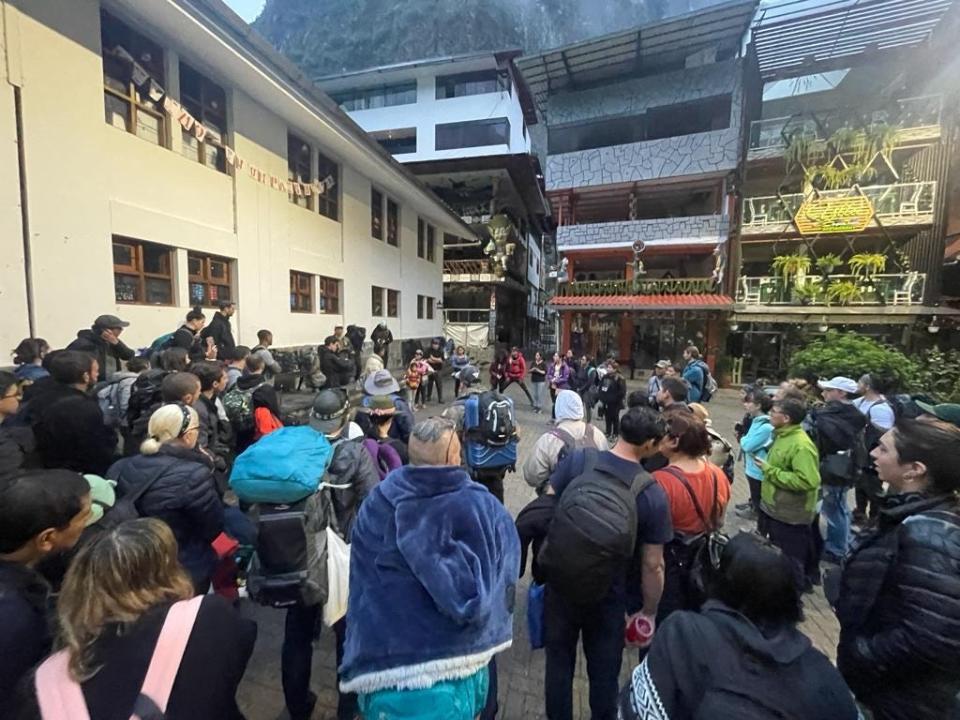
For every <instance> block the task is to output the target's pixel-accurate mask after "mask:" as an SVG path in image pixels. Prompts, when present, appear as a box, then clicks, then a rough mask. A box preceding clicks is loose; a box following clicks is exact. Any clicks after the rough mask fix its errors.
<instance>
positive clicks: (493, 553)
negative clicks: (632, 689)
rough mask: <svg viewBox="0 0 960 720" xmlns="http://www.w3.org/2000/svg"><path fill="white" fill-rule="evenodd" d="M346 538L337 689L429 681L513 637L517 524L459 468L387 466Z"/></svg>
mask: <svg viewBox="0 0 960 720" xmlns="http://www.w3.org/2000/svg"><path fill="white" fill-rule="evenodd" d="M350 547H351V550H350V604H349V607H348V609H347V627H349V628H350V632H349V633H347V638H346V642H345V645H344V656H343V663H342V664H341V666H340V678H341V683H340V690H341V692H358V693H364V694H369V693H372V692H375V691H377V690H383V689H386V688H391V687H392V688H398V689H401V690H403V689H411V688H428V687H431V686H432V685H434V684H435V683H437V682H440V681H442V680H450V679H455V678H463V677H467V676H469V675H471V674H473V673H475V672H477V671H478V670H479V669H480V668H482V667H483V666H485V665H486V664H487V663H488V662H489V661H490V659H491V658H492V657H493V656H494V655H495V654H496V653H498V652H501V651H502V650H505V649H506V648H508V647H509V646H510V644H511V642H512V635H513V606H514V600H515V597H514V596H515V591H516V582H517V578H518V577H519V572H520V543H519V539H518V537H517V531H516V528H515V527H514V525H513V521H512V519H511V518H510V514H509V513H508V512H507V510H506V509H505V508H504V507H503V505H501V504H500V503H499V502H498V501H497V499H496V498H495V497H494V496H493V495H491V494H490V493H489V492H488V491H487V490H486V488H484V487H483V486H482V485H479V484H477V483H475V482H473V481H472V480H470V476H469V475H467V473H466V472H465V471H464V470H463V469H462V468H459V467H450V466H448V467H425V466H405V467H402V468H400V469H398V470H394V471H393V472H391V473H390V474H389V475H387V477H386V478H385V479H384V480H383V481H382V482H381V483H380V484H379V485H377V486H376V488H374V489H373V491H372V492H371V493H370V495H368V496H367V498H366V500H364V502H363V505H361V507H360V512H359V514H358V516H357V520H356V523H355V524H354V528H353V537H352V542H351V546H350Z"/></svg>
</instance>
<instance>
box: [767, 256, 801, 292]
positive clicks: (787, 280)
mask: <svg viewBox="0 0 960 720" xmlns="http://www.w3.org/2000/svg"><path fill="white" fill-rule="evenodd" d="M770 267H771V270H772V271H773V274H774V275H776V276H779V277H782V278H783V284H784V288H783V289H784V293H783V297H785V298H789V297H790V295H791V290H792V288H793V286H794V285H802V284H803V281H804V280H805V279H806V276H807V273H808V272H809V271H810V257H809V256H807V255H804V254H803V253H802V252H798V253H794V254H793V255H777V256H776V257H775V258H774V259H773V263H772V264H771V266H770Z"/></svg>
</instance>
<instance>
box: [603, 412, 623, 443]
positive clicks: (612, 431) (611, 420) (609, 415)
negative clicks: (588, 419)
mask: <svg viewBox="0 0 960 720" xmlns="http://www.w3.org/2000/svg"><path fill="white" fill-rule="evenodd" d="M621 410H623V405H607V406H605V407H604V408H603V419H604V420H605V421H606V423H607V436H608V437H609V436H612V435H619V434H620V411H621Z"/></svg>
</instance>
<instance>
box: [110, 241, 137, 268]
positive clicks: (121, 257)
mask: <svg viewBox="0 0 960 720" xmlns="http://www.w3.org/2000/svg"><path fill="white" fill-rule="evenodd" d="M113 264H114V265H123V266H124V267H129V268H132V267H135V266H136V251H135V248H134V247H133V246H132V245H123V244H121V243H114V244H113Z"/></svg>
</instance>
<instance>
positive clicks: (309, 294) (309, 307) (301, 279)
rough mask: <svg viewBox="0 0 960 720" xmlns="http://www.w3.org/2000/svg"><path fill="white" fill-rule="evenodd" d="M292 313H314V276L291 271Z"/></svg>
mask: <svg viewBox="0 0 960 720" xmlns="http://www.w3.org/2000/svg"><path fill="white" fill-rule="evenodd" d="M290 312H295V313H312V312H313V275H311V274H310V273H302V272H297V271H296V270H291V271H290Z"/></svg>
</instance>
